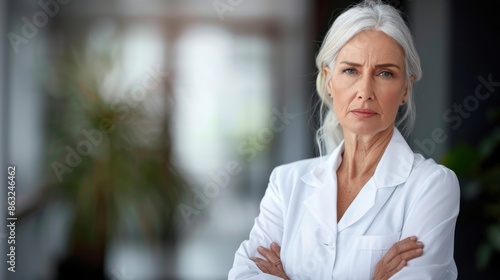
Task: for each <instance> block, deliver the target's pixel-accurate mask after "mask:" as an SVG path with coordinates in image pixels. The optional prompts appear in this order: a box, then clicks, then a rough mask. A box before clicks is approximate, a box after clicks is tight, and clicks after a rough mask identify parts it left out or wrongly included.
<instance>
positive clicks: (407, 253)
mask: <svg viewBox="0 0 500 280" xmlns="http://www.w3.org/2000/svg"><path fill="white" fill-rule="evenodd" d="M423 248H424V244H423V243H422V242H420V241H417V238H416V237H415V236H412V237H408V238H405V239H403V240H401V241H399V242H396V243H395V244H394V245H392V247H391V248H390V249H389V251H387V253H386V254H385V255H384V257H383V258H382V259H381V260H380V261H379V262H378V263H377V266H376V268H375V276H374V278H373V279H374V280H387V279H389V278H390V277H392V276H393V275H394V274H396V273H397V272H398V271H400V270H401V269H403V267H405V266H406V264H407V262H408V261H409V260H411V259H414V258H416V257H420V256H422V254H423V253H424V251H423Z"/></svg>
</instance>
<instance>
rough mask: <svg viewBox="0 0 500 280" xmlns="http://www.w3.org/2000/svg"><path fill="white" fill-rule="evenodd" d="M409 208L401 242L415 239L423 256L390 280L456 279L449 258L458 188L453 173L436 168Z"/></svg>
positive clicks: (451, 259)
mask: <svg viewBox="0 0 500 280" xmlns="http://www.w3.org/2000/svg"><path fill="white" fill-rule="evenodd" d="M419 189H420V191H419V194H418V195H417V196H416V198H415V199H414V200H413V202H412V203H411V204H410V207H409V209H408V212H407V214H406V218H405V223H404V226H403V231H402V234H401V238H402V239H403V238H406V237H408V236H412V235H415V236H417V238H418V239H419V241H421V242H422V243H424V254H423V255H422V256H421V257H418V258H415V259H413V260H410V261H409V262H408V265H407V266H406V267H404V268H403V269H402V270H401V271H399V272H398V273H396V274H395V275H394V276H393V277H392V278H391V279H405V280H408V279H418V280H425V279H439V280H441V279H446V280H448V279H457V268H456V266H455V261H454V258H453V249H454V237H455V236H454V235H455V224H456V221H457V217H458V213H459V205H460V187H459V182H458V180H457V177H456V175H455V173H454V172H453V171H451V170H449V169H448V168H446V167H443V166H439V168H438V169H437V170H435V171H433V172H432V173H431V174H430V175H429V176H427V177H426V178H425V179H424V180H423V183H422V184H421V185H420V186H419Z"/></svg>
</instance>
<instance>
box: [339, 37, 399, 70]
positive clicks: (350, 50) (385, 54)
mask: <svg viewBox="0 0 500 280" xmlns="http://www.w3.org/2000/svg"><path fill="white" fill-rule="evenodd" d="M344 60H348V61H349V62H356V63H364V62H367V60H368V61H369V62H376V63H394V64H397V65H403V64H404V53H403V49H402V48H401V46H400V45H399V44H398V43H397V42H396V41H395V40H394V39H393V38H391V37H390V36H388V35H387V34H385V33H384V32H382V31H376V30H366V31H362V32H360V33H358V34H356V35H355V36H354V37H352V38H351V40H349V41H348V42H347V43H346V44H345V45H344V47H342V49H341V50H340V52H339V55H338V58H337V61H338V62H340V61H344Z"/></svg>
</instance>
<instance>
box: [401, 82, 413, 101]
mask: <svg viewBox="0 0 500 280" xmlns="http://www.w3.org/2000/svg"><path fill="white" fill-rule="evenodd" d="M413 82H415V77H414V76H410V80H409V81H408V84H407V85H406V89H405V93H404V95H403V103H405V102H406V101H407V100H408V98H410V97H409V96H408V91H409V89H411V88H413Z"/></svg>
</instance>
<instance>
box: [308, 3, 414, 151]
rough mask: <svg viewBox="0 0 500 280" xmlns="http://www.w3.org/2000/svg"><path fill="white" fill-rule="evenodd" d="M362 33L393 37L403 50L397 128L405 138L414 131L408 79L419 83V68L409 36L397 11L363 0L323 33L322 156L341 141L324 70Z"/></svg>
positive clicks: (319, 63)
mask: <svg viewBox="0 0 500 280" xmlns="http://www.w3.org/2000/svg"><path fill="white" fill-rule="evenodd" d="M365 30H378V31H382V32H384V33H385V34H387V35H388V36H390V37H391V38H393V39H394V40H395V41H396V42H397V43H398V44H399V45H400V46H401V48H402V49H403V53H404V57H405V72H406V84H407V86H408V89H407V93H408V100H407V102H406V103H405V105H404V106H402V107H401V109H400V111H399V112H398V116H397V118H396V126H397V127H398V129H400V130H401V131H402V132H403V134H405V135H408V134H409V132H410V131H411V130H412V128H413V123H414V121H415V102H414V100H413V97H412V89H413V88H412V87H410V84H411V83H410V80H411V79H412V80H413V81H414V82H417V81H418V80H420V79H421V77H422V69H421V67H420V58H419V55H418V53H417V50H416V48H415V45H414V42H413V38H412V34H411V32H410V29H409V28H408V26H407V25H406V23H405V21H404V19H403V15H402V14H401V12H400V11H399V10H397V9H396V8H394V7H392V6H390V5H388V4H384V3H382V1H379V0H365V1H363V2H361V3H359V4H357V5H354V6H352V7H350V8H349V9H347V10H345V11H344V12H343V13H342V14H341V15H340V16H338V17H337V19H336V20H335V22H334V23H333V25H332V26H331V27H330V30H329V31H328V33H327V34H326V37H325V39H324V41H323V44H322V45H321V48H320V50H319V53H318V55H317V57H316V67H317V70H318V75H317V77H316V89H317V91H318V95H319V97H320V101H321V107H320V127H319V129H318V130H317V132H316V141H317V144H318V148H319V151H320V154H321V155H324V154H329V153H330V152H332V151H333V150H334V149H335V148H336V147H337V146H338V145H339V144H340V142H341V141H342V139H343V134H342V128H341V126H340V124H339V121H338V119H337V117H336V115H335V112H334V111H333V107H332V104H331V98H329V96H328V91H327V87H326V85H327V81H328V80H329V79H330V77H325V75H324V73H323V69H324V68H325V67H329V68H330V73H332V72H333V65H334V62H335V60H336V59H337V55H338V54H339V52H340V50H341V49H342V47H343V46H344V45H345V44H346V43H347V42H348V41H349V40H351V39H352V38H353V37H354V36H355V35H357V34H358V33H360V32H362V31H365Z"/></svg>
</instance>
